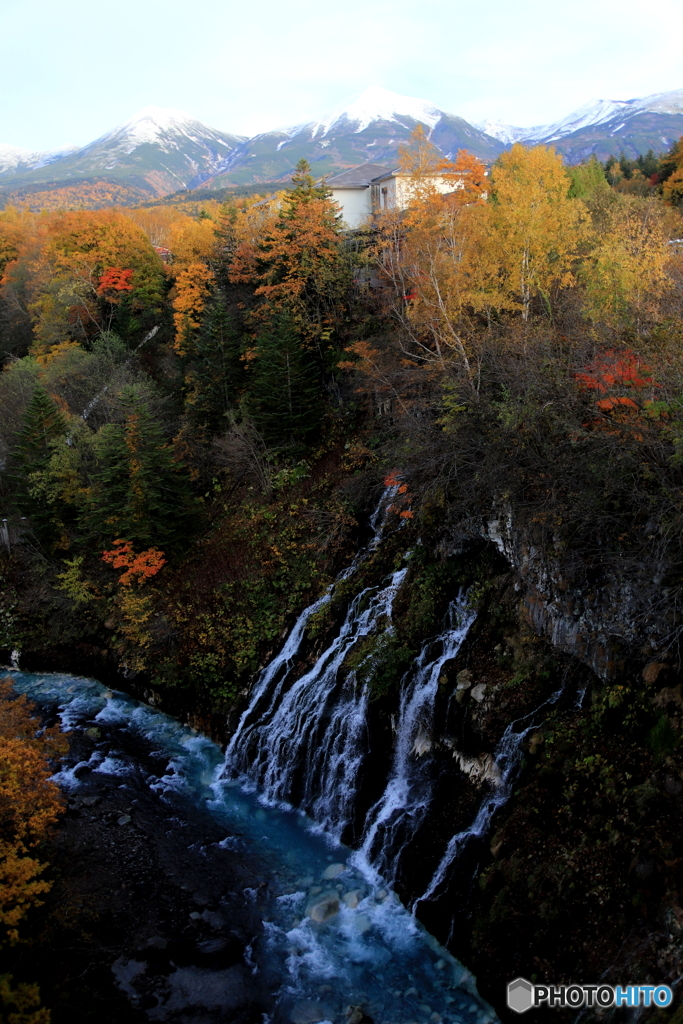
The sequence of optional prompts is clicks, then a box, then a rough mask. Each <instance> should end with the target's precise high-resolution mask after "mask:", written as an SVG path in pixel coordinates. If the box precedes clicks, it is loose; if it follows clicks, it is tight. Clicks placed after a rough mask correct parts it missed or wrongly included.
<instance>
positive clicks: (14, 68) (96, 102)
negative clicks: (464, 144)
mask: <svg viewBox="0 0 683 1024" xmlns="http://www.w3.org/2000/svg"><path fill="white" fill-rule="evenodd" d="M682 37H683V3H681V0H660V2H659V3H657V4H656V6H654V7H647V5H643V3H642V0H571V2H570V3H567V4H562V5H560V4H557V3H553V2H552V0H484V2H483V3H482V4H477V3H475V2H472V0H386V2H384V0H381V2H377V0H364V2H360V0H336V2H334V3H328V4H325V3H324V2H321V0H290V2H285V0H275V2H272V0H260V2H258V3H253V2H252V3H249V2H244V0H242V2H239V3H238V2H235V0H202V2H201V3H194V4H193V3H188V2H183V3H181V2H180V0H116V2H115V3H97V2H94V0H0V68H2V84H3V90H2V106H1V109H0V142H2V143H12V144H13V145H16V146H24V147H26V148H29V149H50V148H56V147H59V146H61V145H64V144H68V143H72V144H77V145H84V144H85V143H87V142H90V141H91V140H92V139H94V138H96V137H97V136H98V135H101V134H103V133H104V132H106V131H108V130H109V129H110V128H112V127H114V126H115V125H116V124H118V123H120V122H121V121H124V120H126V119H127V118H128V117H130V116H131V115H132V114H133V113H135V112H136V111H137V110H139V109H140V108H142V107H145V106H148V105H150V104H153V105H155V106H160V107H174V108H179V109H181V110H185V111H187V112H188V113H190V114H192V115H193V116H195V117H197V118H198V119H199V120H200V121H204V122H205V123H206V124H209V125H212V126H213V127H215V128H220V129H222V130H224V131H233V132H238V133H242V134H246V135H252V134H255V133H256V132H259V131H265V130H268V129H270V128H275V127H278V126H280V125H283V124H293V123H297V122H301V121H307V120H313V119H315V118H317V117H318V115H320V114H322V113H323V112H324V111H325V110H326V109H327V108H328V107H331V106H335V105H337V104H338V103H340V102H342V101H343V100H344V99H346V98H347V97H348V96H350V95H351V94H353V93H356V92H358V91H360V90H361V89H364V88H365V87H366V86H368V85H379V86H383V87H384V88H386V89H392V90H393V91H395V92H399V93H404V94H406V95H409V96H417V97H420V98H422V99H426V100H429V101H431V102H433V103H434V104H435V105H436V106H437V107H440V108H442V109H444V110H447V111H449V112H452V113H455V114H459V115H461V116H462V117H465V118H466V119H467V120H470V121H477V120H483V119H484V118H494V119H500V120H504V121H507V122H509V123H511V124H518V125H524V126H529V125H533V124H541V123H547V122H550V121H554V120H557V119H558V118H560V117H563V116H564V115H566V114H568V113H569V112H570V111H572V110H574V109H575V108H576V107H578V106H580V105H581V104H583V103H585V102H586V101H587V100H590V99H592V98H594V97H608V98H612V99H629V98H631V97H633V96H644V95H647V94H648V93H653V92H663V91H666V90H670V89H678V88H683V48H682V47H681V45H680V40H681V38H682Z"/></svg>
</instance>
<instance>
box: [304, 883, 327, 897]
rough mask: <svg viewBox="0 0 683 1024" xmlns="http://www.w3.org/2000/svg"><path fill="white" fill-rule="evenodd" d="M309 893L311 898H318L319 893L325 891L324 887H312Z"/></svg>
mask: <svg viewBox="0 0 683 1024" xmlns="http://www.w3.org/2000/svg"><path fill="white" fill-rule="evenodd" d="M308 891H309V892H310V894H311V896H317V895H318V893H319V892H322V891H323V887H322V885H312V886H311V888H310V889H309V890H308Z"/></svg>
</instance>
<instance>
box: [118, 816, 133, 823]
mask: <svg viewBox="0 0 683 1024" xmlns="http://www.w3.org/2000/svg"><path fill="white" fill-rule="evenodd" d="M129 821H131V816H130V814H122V815H121V817H120V818H118V819H117V823H118V824H119V825H127V824H128V823H129Z"/></svg>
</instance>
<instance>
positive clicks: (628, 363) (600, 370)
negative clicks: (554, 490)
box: [574, 349, 661, 441]
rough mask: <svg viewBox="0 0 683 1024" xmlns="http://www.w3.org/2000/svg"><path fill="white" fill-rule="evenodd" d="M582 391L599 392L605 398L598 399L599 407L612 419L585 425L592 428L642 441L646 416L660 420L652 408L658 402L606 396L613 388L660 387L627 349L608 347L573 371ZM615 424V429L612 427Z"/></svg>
mask: <svg viewBox="0 0 683 1024" xmlns="http://www.w3.org/2000/svg"><path fill="white" fill-rule="evenodd" d="M574 379H575V380H576V381H577V382H578V384H579V387H580V389H581V390H583V391H596V392H597V393H598V394H600V395H605V396H606V397H604V398H596V401H595V405H596V408H597V409H598V410H599V411H600V412H601V413H603V415H604V416H605V417H609V419H608V420H607V419H596V420H593V421H592V422H589V423H586V424H584V426H586V427H589V428H595V429H598V430H607V432H608V433H615V432H616V433H622V434H623V435H624V436H628V437H630V438H631V439H632V440H636V441H642V440H643V434H642V432H641V431H642V429H643V426H644V422H646V419H645V417H648V418H649V419H650V420H652V419H658V418H659V417H658V416H657V415H655V416H653V408H654V406H655V405H656V404H657V403H653V402H652V401H651V400H646V401H645V402H643V403H642V405H639V404H638V402H636V401H635V400H634V398H629V397H628V396H626V395H607V394H606V393H607V392H608V391H610V390H611V389H612V388H625V387H627V388H633V389H635V391H636V397H637V392H638V391H642V390H643V389H644V388H658V387H660V386H661V385H660V384H658V383H657V382H656V381H655V380H654V379H653V378H652V377H651V376H650V369H649V367H647V366H645V365H644V364H643V363H641V361H640V359H639V358H638V356H637V355H636V354H635V352H632V351H631V350H630V349H625V350H624V351H622V352H618V351H616V350H615V349H609V350H608V351H606V352H603V353H601V354H600V355H598V356H596V358H595V359H594V360H593V362H592V363H589V364H588V365H587V366H586V367H584V369H583V370H581V371H579V372H577V373H575V374H574ZM615 425H616V431H615V430H614V429H613V428H614V426H615Z"/></svg>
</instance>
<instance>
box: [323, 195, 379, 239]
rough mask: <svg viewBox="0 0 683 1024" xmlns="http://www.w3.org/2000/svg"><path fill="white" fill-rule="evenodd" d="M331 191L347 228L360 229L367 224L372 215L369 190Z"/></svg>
mask: <svg viewBox="0 0 683 1024" xmlns="http://www.w3.org/2000/svg"><path fill="white" fill-rule="evenodd" d="M330 191H331V192H332V198H333V200H334V201H335V203H336V204H337V205H338V206H339V209H340V210H341V215H342V220H343V222H344V225H345V226H346V227H347V228H351V229H352V230H353V229H355V228H360V227H362V226H363V224H365V223H366V222H367V220H368V219H369V217H370V214H371V213H372V207H371V205H370V189H369V188H333V189H331V190H330Z"/></svg>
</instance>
